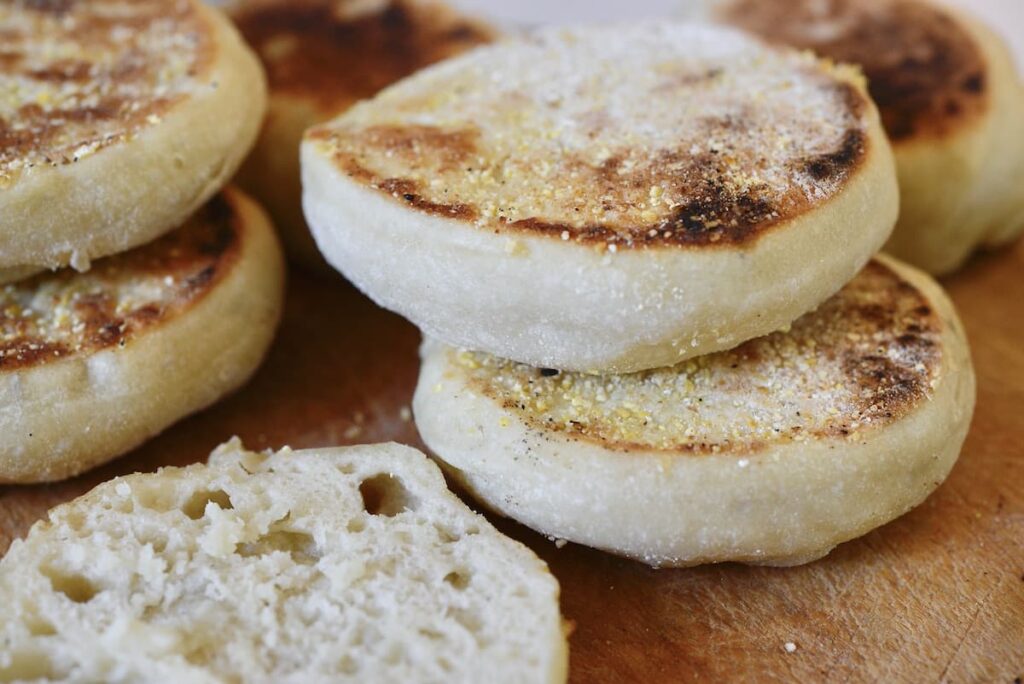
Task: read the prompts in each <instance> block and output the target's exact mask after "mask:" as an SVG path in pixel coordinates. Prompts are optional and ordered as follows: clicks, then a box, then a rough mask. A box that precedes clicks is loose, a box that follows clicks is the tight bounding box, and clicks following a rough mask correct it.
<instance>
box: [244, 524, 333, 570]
mask: <svg viewBox="0 0 1024 684" xmlns="http://www.w3.org/2000/svg"><path fill="white" fill-rule="evenodd" d="M274 551H283V552H284V553H287V554H289V555H290V556H291V557H292V560H294V561H295V562H296V563H298V564H300V565H313V564H314V563H316V562H317V560H319V558H320V549H319V548H317V545H316V542H315V541H314V540H313V536H312V535H310V534H307V533H305V532H297V531H295V530H271V531H270V532H267V533H266V534H265V535H263V536H262V537H260V538H259V539H257V540H256V541H254V542H249V543H246V544H239V545H238V549H237V553H238V554H239V555H240V556H245V557H247V558H248V557H252V556H265V555H267V554H270V553H273V552H274Z"/></svg>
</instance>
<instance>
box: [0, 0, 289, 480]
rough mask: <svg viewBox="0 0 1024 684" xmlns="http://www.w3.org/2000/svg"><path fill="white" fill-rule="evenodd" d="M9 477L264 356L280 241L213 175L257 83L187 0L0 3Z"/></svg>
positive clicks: (250, 125)
mask: <svg viewBox="0 0 1024 684" xmlns="http://www.w3.org/2000/svg"><path fill="white" fill-rule="evenodd" d="M0 34H2V35H3V36H4V41H3V47H2V49H3V61H2V62H0V64H2V67H0V90H2V92H3V93H4V96H3V99H2V100H0V283H4V284H3V285H0V483H10V482H18V483H24V482H39V481H51V480H56V479H61V478H65V477H69V476H71V475H74V474H76V473H79V472H82V471H83V470H86V469H88V468H91V467H93V466H95V465H98V464H100V463H103V462H105V461H107V460H110V459H111V458H114V457H115V456H118V455H120V454H122V453H124V452H125V451H127V450H129V449H131V448H132V447H134V446H136V445H137V444H139V443H140V442H142V441H143V440H145V439H146V438H148V437H150V436H152V435H153V434H155V433H157V432H159V431H160V430H162V429H164V428H166V427H167V426H168V425H170V424H171V423H173V422H175V421H177V420H178V419H180V418H181V417H183V416H185V415H187V414H189V413H192V412H193V411H196V410H198V409H200V408H203V407H205V406H207V405H208V404H210V403H212V402H214V401H216V400H217V399H219V398H220V397H222V396H223V395H224V394H226V393H227V392H229V391H231V390H233V389H234V388H236V387H238V386H239V385H240V384H241V383H242V382H244V381H245V379H246V378H248V377H249V375H250V374H251V373H252V372H253V371H254V370H255V368H256V367H257V365H258V364H259V362H260V360H261V359H262V357H263V354H264V352H265V351H266V349H267V347H268V346H269V344H270V340H271V337H272V335H273V331H274V328H275V326H276V324H277V320H278V316H279V312H280V307H281V300H282V288H283V267H282V259H281V254H280V249H279V247H278V245H277V241H276V238H275V237H274V235H273V232H272V229H271V226H270V224H269V222H268V220H267V219H266V217H265V216H264V214H263V212H262V210H261V209H259V208H258V207H257V206H255V205H254V204H253V203H252V202H251V201H250V200H249V199H247V198H246V197H245V196H244V195H242V194H241V193H239V192H238V191H236V190H232V189H226V190H223V188H224V186H225V184H226V183H227V181H228V179H229V178H230V177H231V176H232V175H233V174H234V172H235V170H236V169H237V168H238V166H239V164H240V163H241V161H242V159H243V158H244V157H245V155H246V154H247V153H248V151H249V149H250V147H251V146H252V144H253V142H254V140H255V139H256V135H257V133H258V131H259V125H260V121H261V120H262V116H263V112H264V108H265V104H266V93H265V84H264V80H265V79H264V76H263V73H262V70H261V69H260V66H259V63H258V62H257V60H256V59H255V57H254V56H253V54H252V53H251V52H250V50H249V49H248V48H247V47H246V46H245V45H244V43H243V42H242V41H241V39H240V37H239V36H238V34H237V33H236V32H235V30H234V28H233V27H232V26H231V24H230V22H228V20H227V19H226V18H224V17H223V16H222V15H221V14H220V13H218V12H217V11H215V10H212V9H210V8H207V7H205V6H203V5H201V4H200V3H198V2H196V1H195V0H173V1H171V2H166V1H157V0H140V1H137V2H131V3H124V2H119V1H116V0H96V1H90V2H57V3H39V2H28V1H23V0H18V1H15V2H8V3H4V4H3V6H2V7H0Z"/></svg>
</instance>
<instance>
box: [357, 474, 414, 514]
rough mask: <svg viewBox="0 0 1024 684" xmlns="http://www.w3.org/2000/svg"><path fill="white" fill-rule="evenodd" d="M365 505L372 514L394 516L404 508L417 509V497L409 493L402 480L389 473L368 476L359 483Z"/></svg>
mask: <svg viewBox="0 0 1024 684" xmlns="http://www.w3.org/2000/svg"><path fill="white" fill-rule="evenodd" d="M359 494H360V495H362V497H363V507H364V508H365V509H366V512H367V513H369V514H370V515H384V516H387V517H389V518H390V517H393V516H396V515H398V514H399V513H401V512H402V511H404V510H415V509H416V505H417V503H418V502H417V501H416V498H415V497H414V496H413V495H412V494H410V493H409V490H408V489H406V488H405V485H404V484H402V481H401V480H400V479H399V478H397V477H393V476H391V475H388V474H387V473H380V474H379V475H374V476H373V477H370V478H367V479H365V480H363V481H362V483H361V484H360V485H359Z"/></svg>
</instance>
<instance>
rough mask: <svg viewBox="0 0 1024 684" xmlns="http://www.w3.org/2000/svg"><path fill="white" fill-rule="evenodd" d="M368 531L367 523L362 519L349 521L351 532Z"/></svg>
mask: <svg viewBox="0 0 1024 684" xmlns="http://www.w3.org/2000/svg"><path fill="white" fill-rule="evenodd" d="M365 529H366V521H365V520H363V519H362V518H352V519H351V520H349V521H348V531H349V532H362V531H363V530H365Z"/></svg>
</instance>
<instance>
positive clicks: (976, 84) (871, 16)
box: [721, 0, 989, 141]
mask: <svg viewBox="0 0 1024 684" xmlns="http://www.w3.org/2000/svg"><path fill="white" fill-rule="evenodd" d="M721 11H722V16H723V18H725V19H726V20H727V21H729V22H730V23H732V24H734V25H736V26H738V27H740V28H743V29H746V30H748V31H751V32H753V33H756V34H758V35H760V36H762V37H764V38H767V39H768V40H771V41H774V42H778V43H783V44H786V45H792V46H795V47H800V48H806V49H811V50H814V51H815V52H817V53H818V54H820V55H823V56H827V57H831V58H833V59H835V60H838V61H843V62H848V63H852V64H858V65H860V66H861V67H862V68H863V70H864V73H865V74H866V75H867V77H868V81H869V89H870V92H871V95H872V96H873V97H874V99H875V102H877V103H878V107H879V110H880V111H881V114H882V121H883V123H884V125H885V128H886V131H887V132H888V134H889V136H890V138H892V139H893V140H895V141H903V140H907V139H910V138H915V137H929V136H936V137H941V136H945V135H947V134H949V132H951V131H952V130H955V129H957V128H959V127H960V126H963V125H964V124H965V123H967V122H969V121H972V120H973V119H974V118H976V117H977V116H978V115H979V114H981V113H983V112H984V111H986V109H987V108H988V106H989V93H988V88H987V86H988V83H987V70H986V64H985V59H984V56H983V54H982V51H981V48H980V47H979V46H978V45H977V44H976V43H975V41H974V39H973V38H972V37H971V35H970V34H969V33H968V32H967V30H966V29H965V28H964V27H963V26H962V25H961V23H959V22H958V20H957V19H956V18H955V17H954V16H952V15H950V14H949V13H948V12H946V11H944V10H943V9H942V8H940V7H938V6H936V5H935V4H932V3H929V2H917V1H916V0H785V1H780V0H771V1H766V0H731V1H730V2H729V3H727V4H725V5H724V7H723V8H722V10H721Z"/></svg>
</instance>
